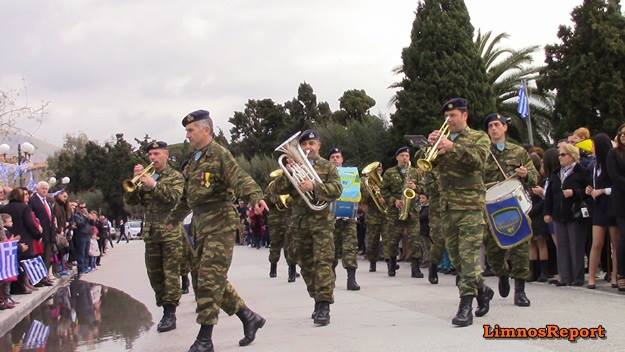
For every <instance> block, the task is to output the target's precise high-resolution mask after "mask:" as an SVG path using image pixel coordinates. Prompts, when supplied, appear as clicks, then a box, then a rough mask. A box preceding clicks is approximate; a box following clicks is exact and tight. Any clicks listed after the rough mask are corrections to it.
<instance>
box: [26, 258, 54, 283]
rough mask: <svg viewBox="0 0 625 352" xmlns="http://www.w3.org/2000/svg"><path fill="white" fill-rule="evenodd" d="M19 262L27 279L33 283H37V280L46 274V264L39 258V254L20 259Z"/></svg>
mask: <svg viewBox="0 0 625 352" xmlns="http://www.w3.org/2000/svg"><path fill="white" fill-rule="evenodd" d="M20 264H22V268H23V269H24V271H25V272H26V275H27V276H28V280H29V281H30V283H31V284H33V285H36V284H38V283H39V281H41V280H42V279H43V278H44V277H46V276H48V269H46V264H45V263H44V262H43V259H41V256H38V257H36V258H33V259H25V260H22V261H20Z"/></svg>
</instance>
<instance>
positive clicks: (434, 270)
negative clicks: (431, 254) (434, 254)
mask: <svg viewBox="0 0 625 352" xmlns="http://www.w3.org/2000/svg"><path fill="white" fill-rule="evenodd" d="M428 281H429V282H430V283H431V284H432V285H436V284H437V283H438V265H436V264H434V263H430V270H429V271H428Z"/></svg>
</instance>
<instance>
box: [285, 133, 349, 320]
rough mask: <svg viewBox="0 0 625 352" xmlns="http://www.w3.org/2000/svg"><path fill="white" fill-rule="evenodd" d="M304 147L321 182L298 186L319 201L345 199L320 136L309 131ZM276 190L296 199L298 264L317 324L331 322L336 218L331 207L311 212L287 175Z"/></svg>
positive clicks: (301, 140)
mask: <svg viewBox="0 0 625 352" xmlns="http://www.w3.org/2000/svg"><path fill="white" fill-rule="evenodd" d="M299 145H300V147H301V148H302V149H303V150H304V151H305V152H306V153H307V155H308V160H309V161H310V163H311V164H312V166H313V168H314V170H315V172H316V173H317V175H319V178H320V179H321V182H313V181H311V180H304V181H302V182H301V183H300V184H299V185H298V187H299V189H300V190H301V191H302V192H312V193H313V194H314V197H315V199H316V200H318V201H325V202H333V201H335V200H336V199H338V198H339V197H340V196H341V191H342V189H343V187H342V186H341V180H340V178H339V174H338V172H337V170H336V167H334V165H332V164H331V163H330V162H329V161H327V160H325V159H323V158H321V157H320V156H319V148H320V147H321V142H320V141H319V133H318V132H317V131H314V130H306V131H304V132H303V133H302V134H301V135H300V137H299ZM276 191H277V192H278V193H280V194H285V193H289V194H290V195H291V196H292V197H294V199H293V217H292V221H293V226H292V228H293V234H294V241H295V244H296V249H295V251H296V254H297V258H298V264H299V265H300V267H301V274H302V277H303V278H304V282H306V288H307V289H308V294H309V295H310V297H311V298H313V299H314V300H315V309H314V311H313V314H312V318H313V321H314V323H315V324H316V325H328V324H329V323H330V304H332V303H334V285H335V280H336V277H335V275H334V272H333V270H332V265H333V263H334V239H333V233H332V232H333V230H334V221H333V220H334V219H333V218H332V213H331V212H330V207H326V208H324V209H323V210H319V211H314V210H311V209H310V208H309V207H308V206H307V205H306V202H305V201H304V199H302V198H301V197H300V195H299V193H298V192H297V191H296V190H295V189H294V187H293V185H292V184H291V183H290V181H289V180H288V178H287V177H286V175H282V176H281V177H279V178H277V179H276Z"/></svg>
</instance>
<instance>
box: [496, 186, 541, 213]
mask: <svg viewBox="0 0 625 352" xmlns="http://www.w3.org/2000/svg"><path fill="white" fill-rule="evenodd" d="M509 198H516V200H517V201H518V202H519V206H520V207H521V209H523V212H524V213H525V214H529V212H530V210H532V201H531V200H530V197H529V195H528V194H527V192H525V189H524V188H523V184H522V183H521V181H519V180H517V179H514V178H513V179H509V180H505V181H502V182H499V183H498V184H496V185H494V186H492V187H491V188H489V189H488V190H487V191H486V204H493V203H498V202H500V201H502V200H506V199H509Z"/></svg>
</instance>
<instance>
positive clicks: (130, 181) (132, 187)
mask: <svg viewBox="0 0 625 352" xmlns="http://www.w3.org/2000/svg"><path fill="white" fill-rule="evenodd" d="M152 174H154V162H151V163H150V165H148V166H147V167H146V168H145V169H143V171H141V173H139V174H137V175H135V177H133V178H127V179H125V180H124V181H122V188H123V189H124V192H126V193H132V192H134V191H136V190H137V189H138V188H139V187H141V186H142V185H143V183H142V182H141V178H142V177H143V176H145V175H150V176H151V175H152Z"/></svg>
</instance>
